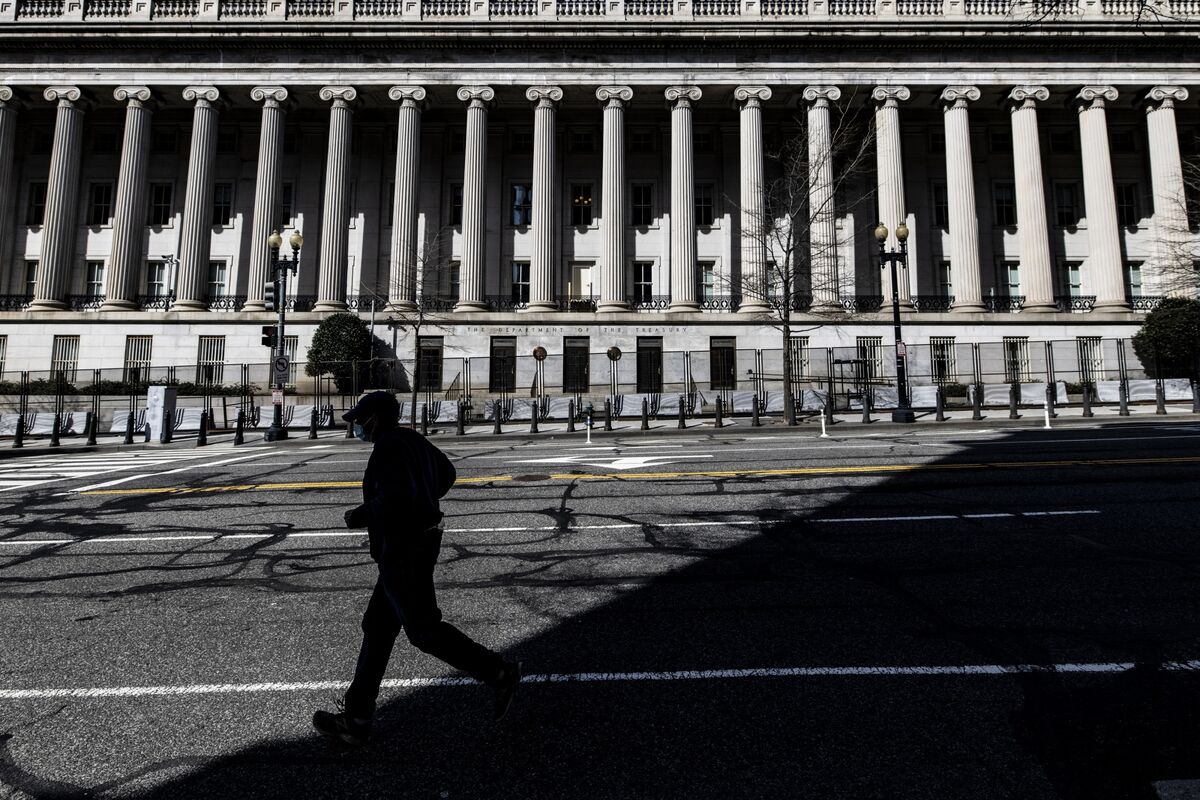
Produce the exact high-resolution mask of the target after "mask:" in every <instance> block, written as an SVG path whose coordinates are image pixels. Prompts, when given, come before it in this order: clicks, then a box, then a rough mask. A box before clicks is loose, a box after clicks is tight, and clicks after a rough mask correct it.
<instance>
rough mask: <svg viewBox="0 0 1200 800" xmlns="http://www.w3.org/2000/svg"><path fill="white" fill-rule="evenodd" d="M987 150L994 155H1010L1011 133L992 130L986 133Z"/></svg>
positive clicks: (999, 129) (1003, 129)
mask: <svg viewBox="0 0 1200 800" xmlns="http://www.w3.org/2000/svg"><path fill="white" fill-rule="evenodd" d="M988 150H989V151H990V152H992V153H994V154H996V155H1001V154H1005V153H1012V131H1011V130H1009V129H1008V128H992V129H991V130H989V131H988Z"/></svg>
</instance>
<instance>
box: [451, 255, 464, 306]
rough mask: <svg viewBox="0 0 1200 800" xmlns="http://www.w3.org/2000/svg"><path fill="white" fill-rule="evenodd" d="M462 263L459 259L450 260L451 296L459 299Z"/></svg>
mask: <svg viewBox="0 0 1200 800" xmlns="http://www.w3.org/2000/svg"><path fill="white" fill-rule="evenodd" d="M460 267H461V264H460V263H459V262H458V261H451V262H450V270H449V272H450V297H452V298H454V299H455V300H457V299H458V276H459V270H460Z"/></svg>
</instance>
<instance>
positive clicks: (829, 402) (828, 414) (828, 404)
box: [789, 381, 834, 425]
mask: <svg viewBox="0 0 1200 800" xmlns="http://www.w3.org/2000/svg"><path fill="white" fill-rule="evenodd" d="M833 403H834V400H833V381H830V382H829V396H828V397H827V398H825V407H824V408H823V409H822V411H821V413H822V414H824V415H825V421H826V422H828V423H829V424H830V425H832V424H833V423H834V419H833ZM789 424H790V425H795V424H796V418H795V417H794V416H793V417H792V421H791V422H790V423H789Z"/></svg>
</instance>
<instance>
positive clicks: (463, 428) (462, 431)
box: [454, 397, 467, 436]
mask: <svg viewBox="0 0 1200 800" xmlns="http://www.w3.org/2000/svg"><path fill="white" fill-rule="evenodd" d="M455 402H456V403H457V404H458V413H457V414H455V415H454V417H455V419H454V435H455V436H466V434H467V404H466V403H465V402H464V401H463V399H462V398H461V397H460V398H459V399H458V400H457V401H455Z"/></svg>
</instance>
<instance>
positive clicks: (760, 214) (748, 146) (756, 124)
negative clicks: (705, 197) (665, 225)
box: [733, 86, 771, 314]
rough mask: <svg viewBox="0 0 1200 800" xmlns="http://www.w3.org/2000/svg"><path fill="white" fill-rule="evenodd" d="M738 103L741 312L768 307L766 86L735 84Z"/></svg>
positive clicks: (767, 95) (764, 310) (768, 309)
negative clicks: (763, 126)
mask: <svg viewBox="0 0 1200 800" xmlns="http://www.w3.org/2000/svg"><path fill="white" fill-rule="evenodd" d="M733 99H734V102H736V103H737V104H738V109H739V110H738V142H739V144H740V150H741V187H740V189H741V192H740V194H739V197H738V205H739V206H740V211H741V223H740V225H741V227H740V239H741V240H740V242H739V244H740V245H741V247H740V250H741V258H742V268H741V283H740V285H739V287H738V292H739V293H740V294H741V297H742V299H741V303H740V304H739V305H738V311H739V312H740V313H743V314H761V313H764V312H767V311H770V310H771V306H770V304H768V302H767V299H768V297H767V284H768V279H767V249H766V242H765V241H764V237H763V234H764V232H765V231H766V230H767V223H768V220H767V208H766V197H765V196H764V194H763V191H764V185H763V140H762V104H763V103H764V102H766V101H767V100H770V99H771V90H770V89H769V88H768V87H766V86H739V87H737V88H736V89H734V90H733Z"/></svg>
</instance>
